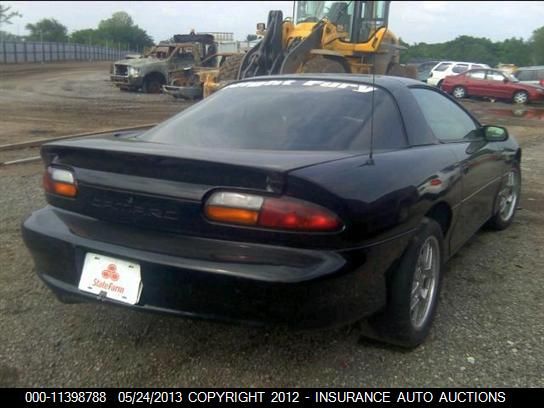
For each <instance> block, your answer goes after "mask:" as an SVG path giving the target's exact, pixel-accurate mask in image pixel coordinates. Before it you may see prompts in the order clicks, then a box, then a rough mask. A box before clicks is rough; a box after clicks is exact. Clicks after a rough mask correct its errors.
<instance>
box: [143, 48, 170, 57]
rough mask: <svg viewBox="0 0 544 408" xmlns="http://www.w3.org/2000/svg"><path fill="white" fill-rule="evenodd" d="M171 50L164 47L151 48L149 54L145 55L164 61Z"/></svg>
mask: <svg viewBox="0 0 544 408" xmlns="http://www.w3.org/2000/svg"><path fill="white" fill-rule="evenodd" d="M172 50H173V48H172V47H165V46H160V47H153V48H152V49H151V51H149V54H147V56H149V57H155V58H158V59H165V58H168V56H169V55H170V53H171V52H172Z"/></svg>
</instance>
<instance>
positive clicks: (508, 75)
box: [503, 72, 519, 82]
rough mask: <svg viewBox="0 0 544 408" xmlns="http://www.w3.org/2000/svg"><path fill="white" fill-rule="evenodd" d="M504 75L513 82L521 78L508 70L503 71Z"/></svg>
mask: <svg viewBox="0 0 544 408" xmlns="http://www.w3.org/2000/svg"><path fill="white" fill-rule="evenodd" d="M503 74H504V76H505V77H506V78H507V79H508V80H509V81H511V82H519V79H517V78H516V77H515V76H514V75H512V74H509V73H508V72H503Z"/></svg>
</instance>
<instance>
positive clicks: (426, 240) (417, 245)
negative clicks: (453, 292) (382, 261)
mask: <svg viewBox="0 0 544 408" xmlns="http://www.w3.org/2000/svg"><path fill="white" fill-rule="evenodd" d="M427 251H431V256H430V258H426V256H425V255H427V256H428V254H429V252H427ZM426 259H427V260H426ZM443 259H444V256H443V235H442V229H441V228H440V225H438V223H437V222H436V221H434V220H432V219H430V218H424V219H423V222H422V224H421V226H420V228H419V230H418V231H417V233H416V235H415V236H414V237H413V238H412V241H411V242H410V244H409V245H408V248H407V249H406V251H405V253H404V255H403V256H402V258H401V260H400V262H399V264H398V266H397V267H396V269H395V270H394V271H393V273H392V275H391V277H390V279H389V281H388V297H387V305H386V307H385V309H384V310H383V311H382V312H380V313H378V314H376V315H374V316H372V317H371V318H370V319H369V321H368V323H369V324H370V326H371V327H372V329H373V330H374V332H375V334H376V335H377V337H378V338H379V339H380V340H382V341H385V342H388V343H392V344H395V345H399V346H402V347H406V348H414V347H417V346H418V345H419V344H421V343H422V342H423V341H424V340H425V338H426V337H427V335H428V334H429V331H430V329H431V326H432V322H433V319H434V315H435V313H436V307H437V303H438V296H439V292H440V286H441V280H442V270H443ZM422 262H429V269H428V271H429V272H428V276H427V277H425V276H424V275H422V274H421V266H423V265H422V264H421V263H422ZM415 288H418V289H417V290H415ZM425 288H427V289H426V290H425ZM414 290H415V292H414ZM416 299H419V300H418V301H417V302H415V303H414V300H416Z"/></svg>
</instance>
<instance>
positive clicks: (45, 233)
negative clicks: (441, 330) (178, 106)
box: [23, 74, 521, 347]
mask: <svg viewBox="0 0 544 408" xmlns="http://www.w3.org/2000/svg"><path fill="white" fill-rule="evenodd" d="M41 153H42V157H43V160H44V162H45V166H46V170H45V175H44V187H45V192H46V197H47V201H48V205H47V206H46V207H45V208H43V209H41V210H39V211H36V212H34V213H33V214H32V215H31V216H30V217H29V218H28V219H27V220H26V221H25V222H24V225H23V234H24V239H25V242H26V245H27V246H28V248H29V249H30V252H31V253H32V256H33V257H34V261H35V264H36V270H37V271H38V275H39V276H40V277H41V278H42V279H43V281H44V282H45V283H46V284H47V285H48V286H49V287H50V288H51V289H52V290H53V291H54V292H55V293H56V294H57V295H58V296H59V298H60V299H61V300H63V301H66V302H72V301H78V300H91V301H92V300H100V301H105V302H108V303H111V304H117V305H125V306H129V307H131V308H134V309H140V310H148V311H155V312H161V313H171V314H176V315H180V316H188V317H200V318H212V319H220V320H223V321H233V322H245V323H250V324H277V325H287V326H292V327H298V328H301V327H304V328H309V327H324V326H331V325H340V324H347V323H350V322H354V321H357V320H359V319H361V318H365V317H366V318H368V319H367V321H368V322H369V324H370V327H372V328H373V330H374V331H375V335H378V336H380V337H381V338H382V339H384V340H385V341H389V342H392V343H396V344H401V345H404V346H407V347H413V346H416V345H417V344H419V343H421V342H422V341H423V340H424V338H425V336H426V335H427V333H428V332H429V329H430V326H431V322H432V319H433V315H434V313H435V310H436V302H437V299H438V291H439V288H440V281H441V277H442V270H443V264H444V262H445V261H446V260H447V259H448V258H450V257H451V256H452V255H453V254H454V253H455V252H456V251H457V250H458V249H459V248H460V247H461V246H462V245H463V243H465V242H466V241H467V240H468V239H469V238H470V237H471V236H472V235H473V234H474V233H475V232H476V231H478V229H479V228H480V227H481V226H482V225H484V224H486V223H487V224H488V225H489V226H491V227H494V228H496V229H504V228H506V227H507V226H508V225H509V224H510V223H511V222H512V218H513V217H514V212H515V210H516V204H517V202H518V199H519V194H520V185H521V183H520V181H521V177H520V160H521V150H520V148H519V146H518V144H517V143H516V141H515V140H514V139H513V138H512V137H509V136H508V133H507V131H506V129H504V128H500V127H494V126H482V125H480V123H478V121H477V120H476V119H475V118H474V117H473V116H472V115H471V114H470V113H468V112H467V111H466V110H465V109H464V108H463V107H462V106H460V105H459V104H458V103H457V102H456V101H455V100H453V99H451V98H450V97H449V96H447V95H445V94H443V93H442V92H441V91H439V90H437V89H436V88H434V87H429V86H427V85H425V84H422V83H421V82H418V81H415V80H411V79H406V78H395V77H376V78H375V80H373V78H372V77H369V76H358V75H336V74H313V75H312V74H308V75H293V76H277V77H264V78H263V77H261V78H254V79H251V80H244V81H239V82H236V83H233V84H231V85H229V86H227V87H226V88H224V89H222V90H221V91H219V92H217V93H216V94H214V95H212V96H211V97H209V98H207V99H205V100H204V101H202V102H199V103H197V104H195V105H193V106H192V107H191V108H189V109H187V110H185V111H183V112H181V113H179V114H178V115H176V116H174V117H173V118H171V119H169V120H167V121H166V122H164V123H162V124H160V125H158V126H156V127H154V128H153V129H151V130H149V131H146V132H142V133H123V134H115V135H109V136H104V137H103V136H101V137H96V138H90V139H89V138H87V139H79V140H70V141H62V142H53V143H49V144H47V145H44V146H43V148H42V152H41Z"/></svg>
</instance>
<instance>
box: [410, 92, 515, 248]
mask: <svg viewBox="0 0 544 408" xmlns="http://www.w3.org/2000/svg"><path fill="white" fill-rule="evenodd" d="M413 93H414V96H415V97H416V100H417V101H418V104H419V106H420V108H421V111H422V113H423V115H424V116H425V118H426V119H427V122H428V124H429V127H430V128H431V130H432V132H433V133H434V135H435V136H436V138H437V139H438V140H440V142H441V143H445V144H447V145H448V146H449V147H450V149H451V150H452V152H453V153H454V154H455V157H456V158H457V160H458V162H457V163H456V165H457V166H458V167H459V168H460V169H461V183H462V197H461V200H460V201H459V202H458V203H457V204H456V206H457V207H456V209H455V210H456V211H455V212H456V214H457V219H456V220H454V225H453V228H454V230H453V231H452V234H451V238H450V239H451V241H450V247H451V249H452V250H453V251H455V250H456V249H457V248H458V247H460V246H461V245H462V244H463V243H464V242H465V241H466V240H467V239H468V238H470V237H471V236H472V235H473V234H474V233H475V232H476V231H477V230H478V229H479V228H480V227H481V226H482V224H483V223H485V222H486V221H487V220H488V219H489V217H490V215H491V213H492V208H493V205H494V201H495V196H496V193H497V190H498V188H499V183H500V180H501V175H502V174H503V173H504V166H505V164H504V161H503V158H502V150H503V149H502V145H501V144H500V143H488V142H487V141H486V140H485V139H484V137H483V132H482V128H481V126H480V124H479V123H478V122H477V121H476V120H475V119H473V118H472V116H471V115H470V114H469V113H468V112H467V111H465V110H464V109H463V108H462V107H461V106H460V105H458V104H457V103H456V102H454V101H453V100H452V99H451V98H449V97H448V96H446V95H444V94H441V93H438V92H436V91H434V90H432V89H429V88H414V89H413Z"/></svg>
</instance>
